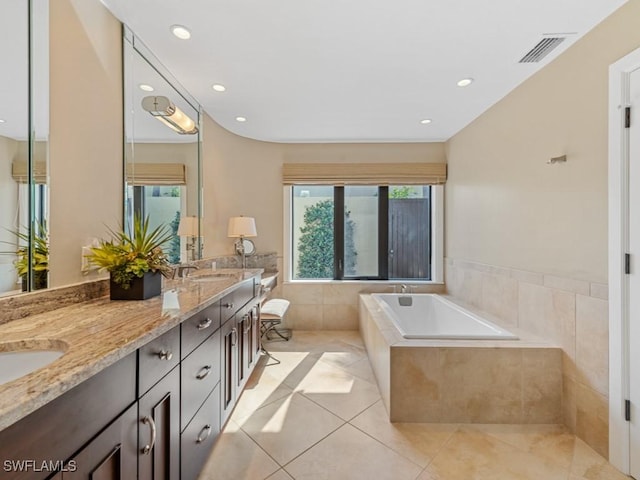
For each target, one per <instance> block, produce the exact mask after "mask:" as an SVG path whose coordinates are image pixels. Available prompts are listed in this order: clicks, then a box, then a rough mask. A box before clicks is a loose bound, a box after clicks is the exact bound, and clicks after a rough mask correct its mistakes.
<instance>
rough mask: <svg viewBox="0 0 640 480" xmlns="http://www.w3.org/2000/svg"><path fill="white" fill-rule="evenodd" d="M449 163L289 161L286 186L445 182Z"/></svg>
mask: <svg viewBox="0 0 640 480" xmlns="http://www.w3.org/2000/svg"><path fill="white" fill-rule="evenodd" d="M446 179H447V164H446V163H285V164H284V165H283V166H282V182H283V183H284V184H285V185H354V184H356V185H357V184H360V185H442V184H444V183H445V181H446Z"/></svg>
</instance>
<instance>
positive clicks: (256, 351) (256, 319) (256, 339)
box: [251, 304, 260, 362]
mask: <svg viewBox="0 0 640 480" xmlns="http://www.w3.org/2000/svg"><path fill="white" fill-rule="evenodd" d="M251 321H252V323H253V329H252V332H251V333H252V334H253V359H254V362H257V361H258V358H260V304H256V305H254V306H253V308H252V309H251Z"/></svg>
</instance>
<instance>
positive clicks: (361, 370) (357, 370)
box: [342, 357, 377, 385]
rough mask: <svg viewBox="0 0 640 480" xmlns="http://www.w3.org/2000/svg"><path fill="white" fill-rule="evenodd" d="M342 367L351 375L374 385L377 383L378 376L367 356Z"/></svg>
mask: <svg viewBox="0 0 640 480" xmlns="http://www.w3.org/2000/svg"><path fill="white" fill-rule="evenodd" d="M342 369H343V370H344V371H345V372H347V373H350V374H351V375H355V376H356V377H358V378H361V379H362V380H365V381H367V382H369V383H373V384H374V385H377V380H376V376H375V374H374V373H373V369H372V368H371V363H370V362H369V359H368V358H366V357H365V358H363V359H361V360H358V361H357V362H355V363H352V364H351V365H349V366H347V367H342Z"/></svg>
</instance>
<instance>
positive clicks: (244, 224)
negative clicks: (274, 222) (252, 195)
mask: <svg viewBox="0 0 640 480" xmlns="http://www.w3.org/2000/svg"><path fill="white" fill-rule="evenodd" d="M227 236H228V237H231V238H237V239H238V240H237V241H236V242H235V244H234V247H235V250H236V253H237V254H238V255H240V256H241V257H242V268H246V266H247V264H246V261H247V259H246V256H247V255H251V254H253V253H254V252H255V245H254V244H253V242H252V241H251V240H247V239H246V238H245V237H256V236H258V233H257V231H256V220H255V219H254V218H253V217H242V216H240V217H231V218H230V219H229V228H228V229H227Z"/></svg>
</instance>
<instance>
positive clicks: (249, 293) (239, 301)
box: [233, 278, 255, 310]
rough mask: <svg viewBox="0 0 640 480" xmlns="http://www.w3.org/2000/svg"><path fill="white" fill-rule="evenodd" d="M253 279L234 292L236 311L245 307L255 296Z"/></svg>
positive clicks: (243, 283) (239, 286) (246, 281)
mask: <svg viewBox="0 0 640 480" xmlns="http://www.w3.org/2000/svg"><path fill="white" fill-rule="evenodd" d="M254 280H255V279H253V278H250V279H248V280H245V281H244V282H242V283H241V284H240V285H238V288H236V290H235V291H234V292H233V293H234V299H235V302H236V310H238V309H240V308H242V307H244V306H245V305H246V304H247V302H248V301H249V300H251V299H252V298H253V297H254V295H255V291H254V290H255V283H254Z"/></svg>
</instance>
